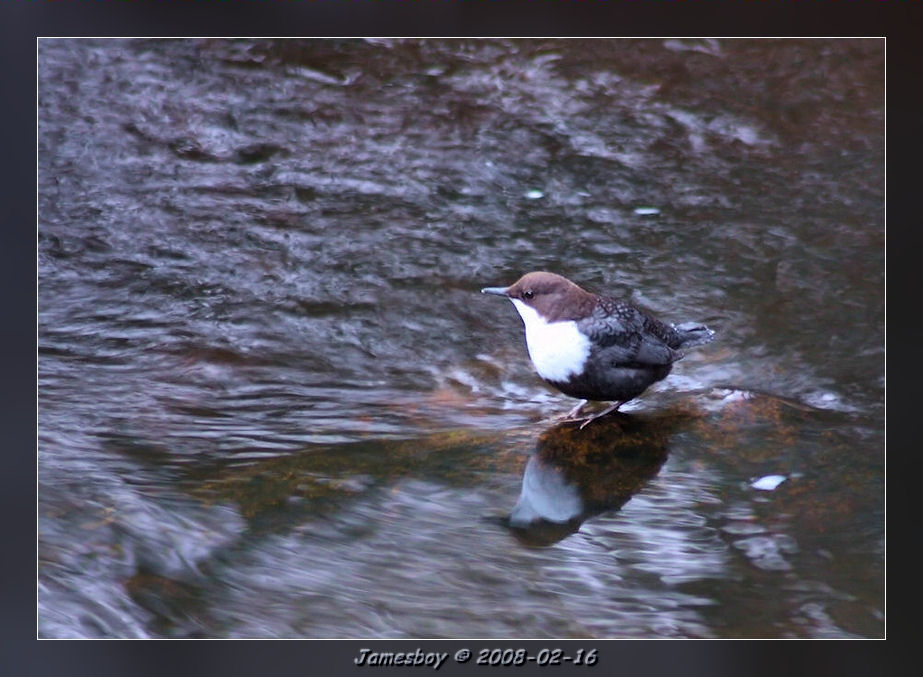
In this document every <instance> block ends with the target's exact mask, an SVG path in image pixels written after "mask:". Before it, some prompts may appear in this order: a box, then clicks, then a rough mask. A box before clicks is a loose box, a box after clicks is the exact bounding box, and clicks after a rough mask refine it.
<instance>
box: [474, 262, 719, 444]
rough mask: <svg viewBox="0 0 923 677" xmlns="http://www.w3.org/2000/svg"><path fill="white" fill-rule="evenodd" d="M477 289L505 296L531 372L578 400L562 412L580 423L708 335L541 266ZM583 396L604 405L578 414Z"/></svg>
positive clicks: (620, 400) (619, 401) (640, 386)
mask: <svg viewBox="0 0 923 677" xmlns="http://www.w3.org/2000/svg"><path fill="white" fill-rule="evenodd" d="M481 293H482V294H492V295H495V296H503V297H506V298H508V299H509V300H510V301H512V302H513V305H514V306H515V307H516V310H517V311H519V315H520V317H521V318H522V322H523V325H524V326H525V333H526V347H527V349H528V351H529V357H530V358H531V360H532V364H533V366H534V367H535V371H536V372H538V375H539V376H540V377H541V378H542V379H543V380H544V381H545V382H547V383H548V384H550V385H551V386H553V387H554V388H557V389H558V390H559V391H561V392H562V393H564V394H565V395H568V396H569V397H574V398H577V399H579V400H581V402H580V403H578V404H577V405H576V406H575V407H574V408H573V409H571V410H570V411H569V412H568V413H567V414H565V415H564V416H563V417H562V418H563V420H572V421H577V422H581V426H580V428H581V429H583V428H584V427H585V426H587V425H588V424H589V423H591V422H592V421H594V420H596V419H597V418H600V417H602V416H605V415H606V414H609V413H611V412H614V411H617V410H618V408H619V407H621V406H622V405H623V404H625V403H626V402H628V401H629V400H633V399H634V398H636V397H637V396H638V395H640V394H641V393H643V392H644V391H645V390H647V388H648V387H649V386H651V385H652V384H653V383H656V382H657V381H661V380H663V379H664V378H666V377H667V375H668V374H669V373H670V370H671V369H672V368H673V363H674V362H676V361H677V360H680V359H682V358H683V357H684V353H683V350H684V349H686V348H691V347H693V346H698V345H702V344H705V343H709V342H711V341H712V340H713V339H714V338H715V332H714V331H713V330H711V329H709V328H708V327H706V326H705V325H704V324H701V323H699V322H684V323H682V324H677V325H673V324H665V323H663V322H661V321H660V320H658V319H656V318H655V317H653V316H652V315H650V314H649V313H648V312H645V311H644V310H642V309H640V308H638V307H637V306H635V305H633V304H631V303H629V302H627V301H622V300H618V299H615V298H612V297H610V296H602V295H597V294H594V293H592V292H589V291H587V290H585V289H583V288H582V287H580V286H579V285H577V284H575V283H574V282H571V281H570V280H568V279H567V278H565V277H562V276H561V275H557V274H556V273H551V272H547V271H533V272H531V273H526V274H525V275H523V276H522V277H521V278H519V279H518V280H517V281H516V282H514V283H513V284H511V285H510V286H509V287H484V288H483V289H481ZM589 401H600V402H612V404H611V405H610V406H609V407H607V408H606V409H605V410H603V411H600V412H599V413H596V414H593V415H591V416H587V417H583V418H580V417H579V414H580V413H581V411H582V410H583V407H584V406H586V404H587V403H588V402H589Z"/></svg>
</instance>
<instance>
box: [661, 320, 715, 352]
mask: <svg viewBox="0 0 923 677" xmlns="http://www.w3.org/2000/svg"><path fill="white" fill-rule="evenodd" d="M673 331H675V332H676V333H677V334H678V335H679V345H678V346H671V347H674V348H691V347H693V346H700V345H702V344H704V343H711V342H712V341H713V340H714V338H715V332H714V331H712V330H711V329H709V328H708V327H706V326H705V325H704V324H701V323H699V322H683V323H682V324H676V325H673Z"/></svg>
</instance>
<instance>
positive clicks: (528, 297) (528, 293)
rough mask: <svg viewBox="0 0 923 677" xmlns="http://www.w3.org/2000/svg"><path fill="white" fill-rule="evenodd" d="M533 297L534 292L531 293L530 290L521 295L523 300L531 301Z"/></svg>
mask: <svg viewBox="0 0 923 677" xmlns="http://www.w3.org/2000/svg"><path fill="white" fill-rule="evenodd" d="M533 296H535V292H533V291H532V290H531V289H527V290H526V291H524V292H523V293H522V298H524V299H531V298H532V297H533Z"/></svg>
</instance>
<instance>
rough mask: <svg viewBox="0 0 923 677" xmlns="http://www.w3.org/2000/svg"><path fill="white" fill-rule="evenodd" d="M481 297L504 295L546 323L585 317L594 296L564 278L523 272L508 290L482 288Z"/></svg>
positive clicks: (547, 273)
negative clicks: (524, 306)
mask: <svg viewBox="0 0 923 677" xmlns="http://www.w3.org/2000/svg"><path fill="white" fill-rule="evenodd" d="M481 293H482V294H494V295H496V296H506V297H507V298H509V299H511V300H517V301H521V302H522V303H524V304H526V305H527V306H530V307H531V308H534V309H535V310H536V311H537V312H538V313H539V314H540V315H541V316H542V317H543V318H545V321H546V322H561V321H566V320H575V319H579V318H581V317H584V316H586V315H587V314H589V312H590V311H591V310H592V308H593V304H594V303H595V302H596V296H595V295H594V294H591V293H590V292H588V291H586V290H584V289H582V288H581V287H579V286H577V285H576V284H574V283H573V282H571V281H570V280H568V279H567V278H566V277H561V276H560V275H557V274H555V273H549V272H546V271H535V272H532V273H526V274H525V275H523V276H522V277H521V278H519V279H518V280H516V282H514V283H513V284H511V285H510V286H509V287H485V288H484V289H482V290H481Z"/></svg>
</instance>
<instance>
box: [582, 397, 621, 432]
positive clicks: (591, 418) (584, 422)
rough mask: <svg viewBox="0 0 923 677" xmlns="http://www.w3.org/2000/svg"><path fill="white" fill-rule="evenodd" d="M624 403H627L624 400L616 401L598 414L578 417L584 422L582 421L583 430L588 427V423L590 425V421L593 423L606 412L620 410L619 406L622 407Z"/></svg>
mask: <svg viewBox="0 0 923 677" xmlns="http://www.w3.org/2000/svg"><path fill="white" fill-rule="evenodd" d="M623 404H625V403H624V402H616V403H615V404H613V405H610V406H608V407H606V408H605V409H603V410H602V411H600V412H599V413H597V414H592V415H590V416H587V417H585V418H582V419H578V420H579V421H582V422H581V423H580V430H583V429H584V428H586V427H587V426H588V425H590V423H592V422H593V421H595V420H596V419H598V418H602V417H603V416H605V415H606V414H611V413H612V412H613V411H618V408H619V407H621V406H622V405H623Z"/></svg>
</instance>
